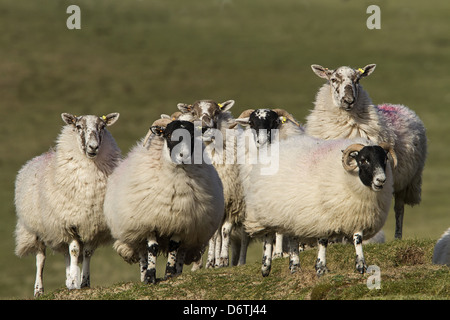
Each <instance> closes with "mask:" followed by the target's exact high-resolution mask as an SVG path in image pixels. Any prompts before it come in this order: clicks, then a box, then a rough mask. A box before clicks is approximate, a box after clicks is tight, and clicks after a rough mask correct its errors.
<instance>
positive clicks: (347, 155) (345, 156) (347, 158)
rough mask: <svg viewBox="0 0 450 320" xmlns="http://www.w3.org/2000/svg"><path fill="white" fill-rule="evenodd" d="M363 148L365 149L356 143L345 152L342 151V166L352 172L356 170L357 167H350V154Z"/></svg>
mask: <svg viewBox="0 0 450 320" xmlns="http://www.w3.org/2000/svg"><path fill="white" fill-rule="evenodd" d="M362 148H364V145H363V144H360V143H355V144H352V145H349V146H348V147H347V148H346V149H345V150H344V151H342V166H343V167H344V169H345V170H347V171H352V170H355V169H356V165H350V164H349V162H350V160H351V159H350V153H352V152H355V151H360V150H361V149H362Z"/></svg>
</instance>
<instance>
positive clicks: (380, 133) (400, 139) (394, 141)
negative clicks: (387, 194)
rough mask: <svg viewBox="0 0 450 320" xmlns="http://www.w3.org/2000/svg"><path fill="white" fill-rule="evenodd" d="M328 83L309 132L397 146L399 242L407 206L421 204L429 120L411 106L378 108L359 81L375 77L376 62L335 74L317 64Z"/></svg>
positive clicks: (321, 91)
mask: <svg viewBox="0 0 450 320" xmlns="http://www.w3.org/2000/svg"><path fill="white" fill-rule="evenodd" d="M311 67H312V69H313V71H314V73H315V74H316V75H318V76H319V77H321V78H324V79H326V80H327V83H326V84H324V85H323V86H322V87H321V88H320V89H319V91H318V93H317V96H316V101H315V106H314V109H313V110H312V111H311V113H310V114H309V115H308V116H307V123H306V133H307V134H309V135H312V136H314V137H318V138H323V139H339V138H354V137H363V138H367V139H369V140H371V141H373V142H375V143H381V142H387V143H389V144H390V145H392V146H393V147H394V150H395V153H396V154H397V157H398V159H399V161H398V162H399V167H398V168H397V170H395V172H394V199H395V205H394V211H395V221H396V226H395V238H396V239H401V238H402V234H403V232H402V228H403V215H404V205H405V204H407V205H410V206H414V205H416V204H419V203H420V202H421V185H422V171H423V168H424V165H425V159H426V154H427V138H426V130H425V127H424V124H423V122H422V121H421V120H420V119H419V117H418V116H417V115H416V114H415V113H414V111H412V110H410V109H408V108H407V107H406V106H403V105H398V104H381V105H373V104H372V101H371V99H370V97H369V95H368V93H367V92H366V91H365V90H364V89H363V88H362V86H361V84H360V83H359V81H360V80H361V79H362V78H364V77H367V76H369V75H370V74H371V73H372V72H373V71H374V69H375V67H376V65H375V64H369V65H367V66H365V67H364V68H359V69H358V70H354V69H352V68H350V67H345V66H343V67H339V68H337V69H336V70H329V69H327V68H324V67H322V66H319V65H312V66H311Z"/></svg>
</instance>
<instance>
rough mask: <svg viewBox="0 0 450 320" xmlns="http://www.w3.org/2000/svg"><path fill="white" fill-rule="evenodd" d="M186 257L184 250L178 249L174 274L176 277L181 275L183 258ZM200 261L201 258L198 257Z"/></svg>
mask: <svg viewBox="0 0 450 320" xmlns="http://www.w3.org/2000/svg"><path fill="white" fill-rule="evenodd" d="M185 256H186V249H179V250H178V253H177V259H176V264H175V272H176V274H177V275H179V274H181V273H183V266H184V257H185ZM200 261H201V257H200Z"/></svg>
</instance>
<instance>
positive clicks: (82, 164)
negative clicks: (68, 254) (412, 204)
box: [15, 126, 121, 256]
mask: <svg viewBox="0 0 450 320" xmlns="http://www.w3.org/2000/svg"><path fill="white" fill-rule="evenodd" d="M120 157H121V156H120V149H119V148H118V147H117V145H116V143H115V141H114V139H113V137H112V136H111V134H110V133H109V132H108V131H107V130H106V129H105V131H104V136H103V142H102V145H101V147H100V150H99V153H98V155H97V157H96V158H95V159H93V160H92V159H88V158H87V157H86V156H85V154H84V153H82V152H81V151H80V149H79V147H78V143H77V133H76V132H75V131H74V129H73V127H72V126H64V127H63V129H62V132H61V134H60V135H59V137H58V139H57V144H56V147H55V150H50V151H48V152H47V153H44V154H42V155H40V156H37V157H35V158H33V159H31V160H30V161H28V162H27V163H26V164H25V165H24V166H23V167H22V169H21V170H20V171H19V173H18V175H17V178H16V194H15V204H16V209H17V216H18V222H17V229H16V254H17V255H18V256H23V255H25V254H28V253H35V251H36V246H39V241H38V240H40V241H43V242H44V243H45V245H47V246H49V247H50V248H52V249H54V250H59V251H66V250H67V246H68V243H69V242H70V241H71V240H72V239H73V238H77V239H79V240H80V241H81V242H82V243H90V244H91V245H92V246H93V247H94V248H95V247H96V246H98V245H100V244H105V243H106V242H107V241H110V240H111V236H110V232H109V229H108V227H107V225H106V221H105V218H104V215H103V200H104V195H105V189H106V181H107V177H108V176H109V175H110V174H111V173H112V171H113V169H114V167H115V166H116V165H117V164H118V162H119V161H120ZM31 243H33V244H31Z"/></svg>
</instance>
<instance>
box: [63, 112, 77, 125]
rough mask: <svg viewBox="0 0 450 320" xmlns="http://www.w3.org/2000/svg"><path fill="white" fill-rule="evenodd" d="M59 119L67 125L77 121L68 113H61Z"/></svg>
mask: <svg viewBox="0 0 450 320" xmlns="http://www.w3.org/2000/svg"><path fill="white" fill-rule="evenodd" d="M61 118H62V119H63V121H64V122H65V123H67V124H70V125H74V124H75V122H76V121H77V117H76V116H74V115H72V114H70V113H61Z"/></svg>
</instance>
